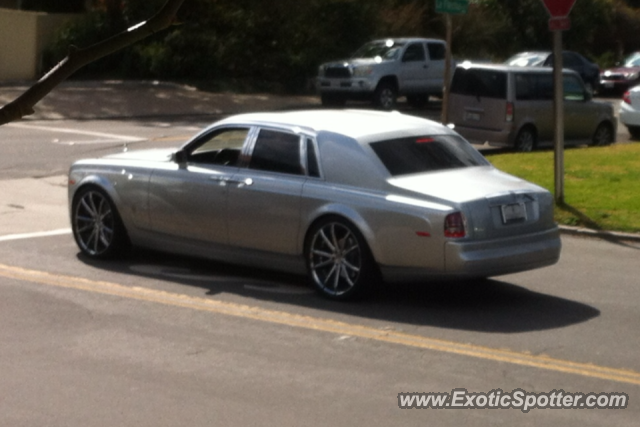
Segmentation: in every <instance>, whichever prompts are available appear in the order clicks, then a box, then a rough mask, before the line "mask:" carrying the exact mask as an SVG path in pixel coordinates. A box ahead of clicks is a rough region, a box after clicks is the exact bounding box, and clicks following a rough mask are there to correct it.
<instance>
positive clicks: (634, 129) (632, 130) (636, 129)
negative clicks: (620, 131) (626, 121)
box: [627, 126, 640, 141]
mask: <svg viewBox="0 0 640 427" xmlns="http://www.w3.org/2000/svg"><path fill="white" fill-rule="evenodd" d="M627 130H628V131H629V134H630V135H631V139H633V140H636V141H637V140H640V126H627Z"/></svg>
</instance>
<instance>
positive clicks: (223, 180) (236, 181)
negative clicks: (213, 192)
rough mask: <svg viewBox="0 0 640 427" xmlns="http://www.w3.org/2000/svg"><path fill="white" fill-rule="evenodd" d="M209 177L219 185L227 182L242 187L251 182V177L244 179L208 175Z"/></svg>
mask: <svg viewBox="0 0 640 427" xmlns="http://www.w3.org/2000/svg"><path fill="white" fill-rule="evenodd" d="M209 179H210V180H211V181H215V182H218V183H220V185H227V184H236V185H237V186H238V187H244V186H249V185H252V184H253V179H251V178H245V179H231V178H228V177H226V176H217V175H214V176H210V177H209Z"/></svg>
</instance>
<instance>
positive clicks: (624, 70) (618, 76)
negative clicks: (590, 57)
mask: <svg viewBox="0 0 640 427" xmlns="http://www.w3.org/2000/svg"><path fill="white" fill-rule="evenodd" d="M637 84H640V52H634V53H632V54H631V55H629V56H627V58H626V59H625V60H624V62H623V63H622V64H620V65H618V66H616V67H614V68H607V69H606V70H604V71H603V72H602V73H600V87H601V88H602V90H604V91H616V92H618V93H623V92H624V91H626V90H627V89H629V88H630V87H633V86H635V85H637Z"/></svg>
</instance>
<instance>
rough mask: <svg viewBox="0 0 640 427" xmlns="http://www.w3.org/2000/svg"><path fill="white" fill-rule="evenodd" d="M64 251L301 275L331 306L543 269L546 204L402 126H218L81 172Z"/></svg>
mask: <svg viewBox="0 0 640 427" xmlns="http://www.w3.org/2000/svg"><path fill="white" fill-rule="evenodd" d="M69 208H70V213H71V224H72V229H73V235H74V237H75V240H76V242H77V244H78V246H79V248H80V250H81V251H82V253H83V254H84V255H86V256H88V257H90V258H97V259H101V258H109V257H112V256H115V255H119V254H121V253H123V251H125V249H126V247H127V246H128V245H129V244H133V245H135V246H140V247H147V248H153V249H157V250H161V251H168V252H173V253H179V254H185V255H192V256H198V257H207V258H212V259H217V260H221V261H226V262H231V263H240V264H247V265H252V266H258V267H264V268H270V269H278V270H285V271H290V272H297V273H305V272H306V273H307V275H308V277H309V278H310V281H311V283H312V285H313V286H314V287H315V288H316V289H317V290H318V291H319V292H321V293H322V294H323V295H325V296H327V297H329V298H333V299H344V298H349V297H353V296H356V295H358V294H361V293H363V292H366V291H367V290H368V289H370V288H371V287H372V286H373V284H374V283H376V282H377V281H378V280H380V279H384V280H386V281H389V282H394V281H401V280H425V279H430V278H447V277H453V278H458V277H466V278H473V277H487V276H494V275H500V274H506V273H512V272H517V271H524V270H529V269H534V268H538V267H543V266H547V265H551V264H554V263H555V262H556V261H557V260H558V257H559V254H560V246H561V245H560V239H559V233H558V228H557V226H556V224H555V223H554V220H553V198H552V196H551V194H550V193H549V192H548V191H547V190H545V189H543V188H541V187H539V186H537V185H534V184H531V183H529V182H526V181H524V180H522V179H519V178H516V177H514V176H511V175H508V174H506V173H503V172H500V171H499V170H497V169H496V168H494V167H493V166H492V165H491V164H490V163H489V162H488V161H487V160H486V159H485V158H484V157H483V156H482V155H481V154H480V153H479V152H477V151H476V150H475V149H474V148H473V147H472V146H471V145H470V144H469V143H468V142H467V141H465V140H464V139H463V138H462V137H461V136H460V135H458V134H457V133H455V132H454V131H452V130H450V129H449V128H447V127H445V126H443V125H441V124H439V123H436V122H432V121H429V120H426V119H422V118H418V117H413V116H408V115H403V114H400V113H398V112H376V111H357V110H350V111H349V110H345V111H336V110H320V111H318V110H315V111H298V112H278V113H261V114H246V115H239V116H233V117H230V118H227V119H224V120H222V121H219V122H217V123H215V124H213V125H212V126H210V127H208V128H206V129H205V130H204V131H202V132H201V133H199V134H198V135H196V136H195V137H194V138H193V139H192V140H190V141H189V142H187V143H186V144H185V145H184V146H182V147H181V148H178V149H175V150H148V151H138V152H136V151H129V152H123V153H119V154H114V155H109V156H106V157H103V158H100V159H89V160H81V161H78V162H76V163H74V164H73V165H72V166H71V168H70V171H69Z"/></svg>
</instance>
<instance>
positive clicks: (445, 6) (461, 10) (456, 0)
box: [436, 0, 469, 14]
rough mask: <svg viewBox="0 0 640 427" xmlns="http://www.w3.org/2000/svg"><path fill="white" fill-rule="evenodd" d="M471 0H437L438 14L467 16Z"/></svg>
mask: <svg viewBox="0 0 640 427" xmlns="http://www.w3.org/2000/svg"><path fill="white" fill-rule="evenodd" d="M468 10H469V0H436V13H452V14H465V13H467V11H468Z"/></svg>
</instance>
